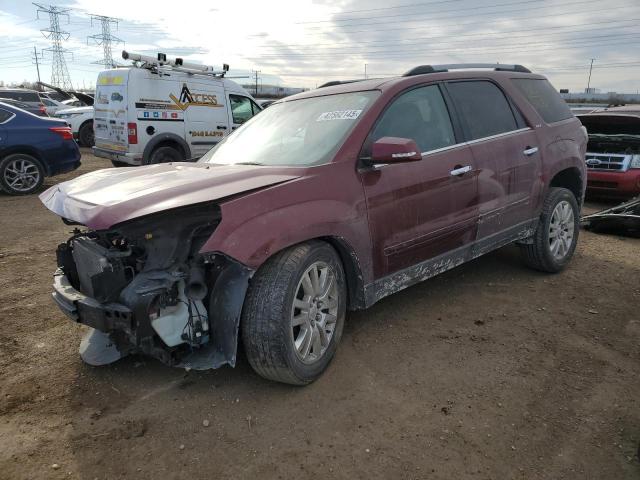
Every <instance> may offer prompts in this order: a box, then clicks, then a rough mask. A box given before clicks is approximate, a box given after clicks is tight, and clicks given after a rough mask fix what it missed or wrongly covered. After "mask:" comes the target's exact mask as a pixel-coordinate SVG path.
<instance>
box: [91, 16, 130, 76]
mask: <svg viewBox="0 0 640 480" xmlns="http://www.w3.org/2000/svg"><path fill="white" fill-rule="evenodd" d="M94 20H96V21H98V22H100V25H101V27H102V33H101V34H99V35H88V36H87V45H89V40H93V41H94V42H95V43H96V45H102V60H96V61H95V62H93V63H97V64H98V65H104V66H105V68H115V67H116V66H117V64H116V62H114V61H113V55H112V54H111V44H112V43H113V42H115V43H124V41H123V40H122V39H120V38H118V37H116V36H115V35H112V34H111V26H112V25H115V27H116V30H117V29H118V22H119V19H118V18H114V17H106V16H104V15H93V14H92V15H91V26H93V21H94Z"/></svg>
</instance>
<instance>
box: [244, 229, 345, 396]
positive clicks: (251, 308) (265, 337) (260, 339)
mask: <svg viewBox="0 0 640 480" xmlns="http://www.w3.org/2000/svg"><path fill="white" fill-rule="evenodd" d="M346 300H347V294H346V287H345V277H344V270H343V268H342V263H341V262H340V258H339V257H338V255H337V254H336V252H335V250H334V249H333V248H332V247H331V246H330V245H329V244H327V243H324V242H319V241H314V242H308V243H303V244H300V245H297V246H294V247H291V248H288V249H287V250H284V251H282V252H280V253H278V254H276V255H275V256H274V257H272V258H270V259H269V260H268V261H267V262H266V263H265V264H264V265H263V266H262V267H260V269H259V270H258V272H257V273H256V274H255V275H254V276H253V278H252V279H251V285H250V286H249V290H248V292H247V297H246V299H245V303H244V307H243V309H242V320H241V325H242V341H243V344H244V349H245V352H246V355H247V358H248V359H249V363H250V364H251V366H252V367H253V369H254V370H255V371H256V372H257V373H258V374H259V375H261V376H263V377H264V378H267V379H270V380H275V381H278V382H284V383H290V384H292V385H306V384H308V383H311V382H313V381H314V380H315V379H317V378H318V377H319V376H320V375H321V374H322V372H324V370H325V369H326V368H327V366H328V365H329V363H330V362H331V359H332V358H333V356H334V354H335V352H336V349H337V347H338V343H339V342H340V337H341V336H342V328H343V326H344V317H345V311H346Z"/></svg>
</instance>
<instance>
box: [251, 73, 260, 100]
mask: <svg viewBox="0 0 640 480" xmlns="http://www.w3.org/2000/svg"><path fill="white" fill-rule="evenodd" d="M251 71H252V72H253V74H254V75H255V79H256V91H255V93H254V95H255V96H256V97H257V96H258V74H259V73H260V72H261V71H262V70H251Z"/></svg>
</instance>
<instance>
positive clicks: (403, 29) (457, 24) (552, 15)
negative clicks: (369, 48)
mask: <svg viewBox="0 0 640 480" xmlns="http://www.w3.org/2000/svg"><path fill="white" fill-rule="evenodd" d="M565 5H568V4H566V3H565V4H563V5H562V6H565ZM621 8H627V6H626V5H621V6H617V7H611V6H608V7H607V8H597V9H593V10H581V11H580V14H585V13H602V12H610V11H612V10H618V9H621ZM530 10H532V9H530ZM513 12H514V11H513V10H510V11H508V12H491V13H489V14H490V15H493V14H500V13H513ZM573 13H575V10H574V11H570V12H554V13H550V14H546V15H539V14H534V15H529V16H527V15H519V16H518V18H517V20H518V22H519V23H522V22H524V21H526V20H534V21H535V20H539V19H541V18H554V19H556V18H558V16H559V15H571V14H573ZM478 15H486V13H485V14H475V15H471V17H474V18H475V17H476V16H478ZM464 17H465V15H455V16H453V17H450V18H456V19H459V18H464ZM414 21H415V20H400V21H395V22H384V23H382V24H385V23H392V24H403V23H411V22H414ZM498 21H499V20H498ZM382 24H381V23H375V24H373V25H382ZM368 25H371V24H368ZM469 25H471V26H477V25H478V21H477V20H472V21H470V22H460V21H458V20H456V21H455V22H454V23H440V22H438V23H437V24H436V26H437V27H438V28H442V27H458V28H464V27H466V26H469ZM345 26H346V27H352V26H355V25H345ZM359 26H360V25H359ZM427 26H428V25H424V24H423V25H420V26H417V27H411V26H401V27H394V28H376V29H375V30H372V29H371V28H367V29H365V30H342V31H341V32H342V33H346V34H349V35H351V34H354V33H376V34H380V33H386V32H392V31H398V30H399V31H401V32H402V33H406V32H407V31H409V30H425V28H426V27H427ZM491 27H493V28H495V27H496V25H495V24H493V25H491ZM549 28H553V27H549ZM558 28H561V27H558ZM527 30H529V28H527ZM318 33H319V34H322V35H327V36H328V35H331V36H335V33H336V32H335V31H329V32H318ZM314 34H315V32H314ZM250 36H257V35H250Z"/></svg>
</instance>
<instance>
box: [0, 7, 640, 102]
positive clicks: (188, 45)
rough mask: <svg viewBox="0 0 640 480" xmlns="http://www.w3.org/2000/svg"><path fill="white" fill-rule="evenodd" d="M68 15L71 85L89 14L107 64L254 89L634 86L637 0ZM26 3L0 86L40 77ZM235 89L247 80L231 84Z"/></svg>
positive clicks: (89, 71)
mask: <svg viewBox="0 0 640 480" xmlns="http://www.w3.org/2000/svg"><path fill="white" fill-rule="evenodd" d="M43 5H55V6H57V7H59V8H68V9H69V11H68V16H60V17H59V19H60V29H61V30H63V31H65V32H68V33H69V36H68V39H67V40H66V41H64V42H63V46H64V47H65V48H66V49H67V50H68V53H67V54H66V56H65V58H66V62H67V68H68V70H69V74H70V76H71V81H72V83H73V86H74V87H76V88H82V87H83V86H84V87H91V86H93V85H94V84H95V79H96V77H97V74H98V72H99V71H100V70H101V69H102V68H103V67H102V66H100V65H98V64H95V63H93V62H95V61H96V60H98V61H99V60H100V59H101V58H102V55H103V48H102V46H100V45H98V44H96V41H95V40H94V39H91V38H88V37H89V36H91V35H99V34H100V33H101V30H100V23H99V22H96V21H93V22H92V19H91V14H95V15H106V16H111V17H115V18H117V19H118V23H117V27H116V25H115V24H113V26H112V34H113V35H115V36H117V37H118V38H119V39H121V40H122V41H123V42H118V43H114V44H113V47H112V50H113V57H114V59H116V60H117V61H118V62H119V63H120V64H122V65H126V64H127V63H128V62H127V61H125V60H122V58H121V51H122V49H126V50H128V51H132V52H137V53H144V54H148V55H155V54H156V53H157V52H159V51H160V52H164V53H166V54H167V55H168V56H180V57H183V58H185V60H187V59H188V60H189V61H192V62H196V63H204V64H207V65H214V66H221V65H222V63H227V64H229V65H230V66H231V71H230V73H229V76H235V77H244V76H249V75H252V71H254V70H258V71H259V72H260V73H259V78H260V82H261V83H262V84H265V85H266V84H277V85H284V86H289V87H307V88H315V87H316V86H317V85H320V84H322V83H324V82H326V81H329V80H338V79H356V78H363V77H364V76H365V75H366V76H367V77H369V78H373V77H386V76H395V75H400V74H402V73H403V72H405V71H407V70H409V69H410V68H412V67H414V66H416V65H423V64H441V63H478V62H483V63H487V62H488V63H496V62H499V63H519V64H522V65H525V66H526V67H528V68H529V69H531V70H532V71H534V72H536V73H541V74H543V75H546V76H547V77H548V78H549V79H550V80H551V82H552V83H553V84H554V85H555V86H556V87H557V88H568V89H570V91H572V92H581V91H584V88H585V87H586V86H587V82H588V76H589V65H590V63H591V59H595V60H594V62H593V71H592V76H591V83H590V85H591V87H595V88H599V89H600V90H601V91H603V92H609V91H617V92H619V93H636V92H638V91H639V90H640V48H639V47H640V28H639V27H638V26H639V25H640V1H638V0H608V1H606V2H603V1H602V0H562V1H558V0H425V1H418V0H342V1H340V0H339V1H329V0H271V1H261V0H243V1H241V2H240V1H235V2H215V3H214V2H210V1H209V2H206V1H196V0H182V1H180V2H175V1H173V2H168V1H164V0H153V1H147V0H136V1H131V0H129V1H124V0H66V1H56V0H51V1H50V3H47V4H43ZM37 10H38V8H37V7H36V6H35V5H33V4H32V3H30V2H27V1H17V0H13V1H9V0H0V80H2V81H4V82H5V83H10V82H21V81H24V80H29V81H34V80H36V79H37V75H36V66H35V64H34V62H33V60H32V58H33V51H34V46H35V48H36V52H37V55H38V58H39V59H40V74H41V78H42V80H43V81H45V82H49V81H50V80H51V69H52V65H51V63H52V62H51V55H50V52H48V51H46V49H47V48H48V47H50V45H51V43H50V40H47V38H45V36H44V35H43V33H42V32H41V29H48V28H49V18H48V15H47V14H43V13H39V14H37ZM238 81H239V82H241V83H244V82H249V80H248V79H242V78H240V79H239V80H238Z"/></svg>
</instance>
